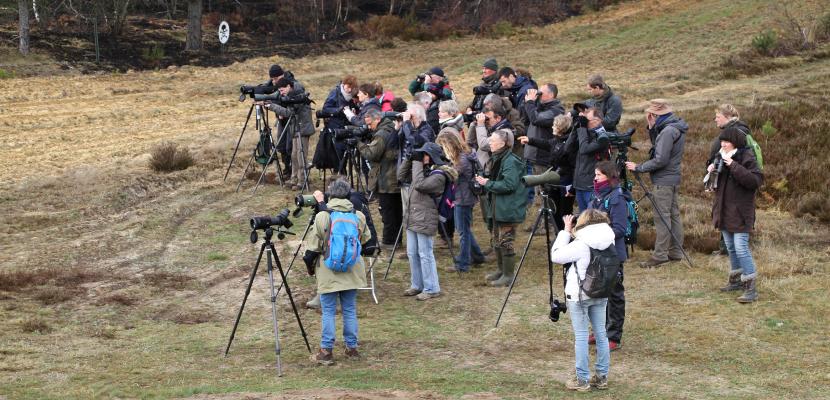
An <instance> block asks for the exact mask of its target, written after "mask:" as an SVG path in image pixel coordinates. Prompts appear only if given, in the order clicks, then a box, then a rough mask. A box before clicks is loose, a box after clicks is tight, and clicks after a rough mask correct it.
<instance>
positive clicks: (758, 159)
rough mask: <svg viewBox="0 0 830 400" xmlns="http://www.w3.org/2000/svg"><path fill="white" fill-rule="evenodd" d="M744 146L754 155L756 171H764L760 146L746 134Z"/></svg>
mask: <svg viewBox="0 0 830 400" xmlns="http://www.w3.org/2000/svg"><path fill="white" fill-rule="evenodd" d="M746 145H747V146H748V147H749V148H751V149H752V152H753V153H755V161H756V162H757V163H758V169H760V170H763V169H764V154H763V153H762V152H761V145H760V144H758V142H757V141H755V139H754V138H753V137H752V135H751V134H749V133H747V134H746Z"/></svg>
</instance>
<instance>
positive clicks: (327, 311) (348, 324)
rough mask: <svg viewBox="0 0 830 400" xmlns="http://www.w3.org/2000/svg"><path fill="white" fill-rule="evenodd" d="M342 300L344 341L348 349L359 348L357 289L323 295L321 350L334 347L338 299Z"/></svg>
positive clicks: (321, 296)
mask: <svg viewBox="0 0 830 400" xmlns="http://www.w3.org/2000/svg"><path fill="white" fill-rule="evenodd" d="M338 297H339V298H340V307H341V309H342V310H343V341H345V342H346V347H348V348H351V349H354V348H356V347H357V289H352V290H342V291H339V292H331V293H322V294H321V295H320V308H322V310H323V317H322V326H323V327H322V332H321V334H320V348H323V349H331V348H333V347H334V337H335V330H336V327H335V321H334V319H335V315H336V314H337V298H338Z"/></svg>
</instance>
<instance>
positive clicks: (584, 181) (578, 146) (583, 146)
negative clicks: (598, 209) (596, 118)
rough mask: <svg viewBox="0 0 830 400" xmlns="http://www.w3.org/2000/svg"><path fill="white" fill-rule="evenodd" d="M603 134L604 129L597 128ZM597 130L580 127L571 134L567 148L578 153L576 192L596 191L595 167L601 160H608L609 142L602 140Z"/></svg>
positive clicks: (575, 179)
mask: <svg viewBox="0 0 830 400" xmlns="http://www.w3.org/2000/svg"><path fill="white" fill-rule="evenodd" d="M596 129H597V130H599V131H600V132H601V129H602V127H601V126H598V127H597V128H596ZM597 130H594V129H588V128H586V127H584V126H583V127H579V128H577V129H576V132H571V134H570V135H569V136H568V141H567V142H566V144H565V146H566V147H567V148H568V151H570V152H571V153H576V164H575V168H574V175H573V179H574V180H573V187H574V189H576V190H582V191H592V190H594V167H595V166H596V165H597V161H599V160H607V159H608V145H609V144H608V140H600V138H599V135H598V134H597Z"/></svg>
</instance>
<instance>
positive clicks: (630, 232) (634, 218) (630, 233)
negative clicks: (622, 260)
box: [602, 188, 640, 248]
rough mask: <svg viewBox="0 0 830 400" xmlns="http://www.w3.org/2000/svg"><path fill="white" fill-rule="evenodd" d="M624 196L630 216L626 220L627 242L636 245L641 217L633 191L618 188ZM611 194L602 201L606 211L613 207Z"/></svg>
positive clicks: (632, 245)
mask: <svg viewBox="0 0 830 400" xmlns="http://www.w3.org/2000/svg"><path fill="white" fill-rule="evenodd" d="M617 190H618V191H619V193H620V195H621V196H622V198H623V200H624V201H625V206H626V209H627V211H628V213H627V214H628V218H626V220H627V221H628V223H627V224H626V226H625V244H627V245H631V247H632V248H633V247H634V244H636V243H637V230H638V229H639V228H640V217H639V216H638V215H637V210H638V208H639V207H638V206H637V202H636V201H635V200H634V198H633V196H631V192H629V191H627V190H623V189H622V188H618V189H617ZM610 201H611V196H610V195H609V196H607V197H605V200H604V201H603V202H602V206H603V208H604V209H605V211H606V212H608V211H609V210H610V209H611V204H609V202H610Z"/></svg>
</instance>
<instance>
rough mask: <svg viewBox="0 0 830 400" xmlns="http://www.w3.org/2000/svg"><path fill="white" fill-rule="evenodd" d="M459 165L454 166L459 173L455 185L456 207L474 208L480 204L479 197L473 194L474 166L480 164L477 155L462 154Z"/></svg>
mask: <svg viewBox="0 0 830 400" xmlns="http://www.w3.org/2000/svg"><path fill="white" fill-rule="evenodd" d="M459 158H460V160H459V163H458V165H453V167H455V169H456V170H457V171H458V179H457V180H456V183H455V205H457V206H468V207H469V206H474V205H475V204H476V203H478V196H476V195H475V194H473V191H472V188H471V187H470V185H471V184H472V181H473V179H474V178H475V177H474V176H473V164H474V163H476V162H478V160H477V158H476V155H475V154H474V153H473V152H470V153H466V154H461V156H460V157H459Z"/></svg>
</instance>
